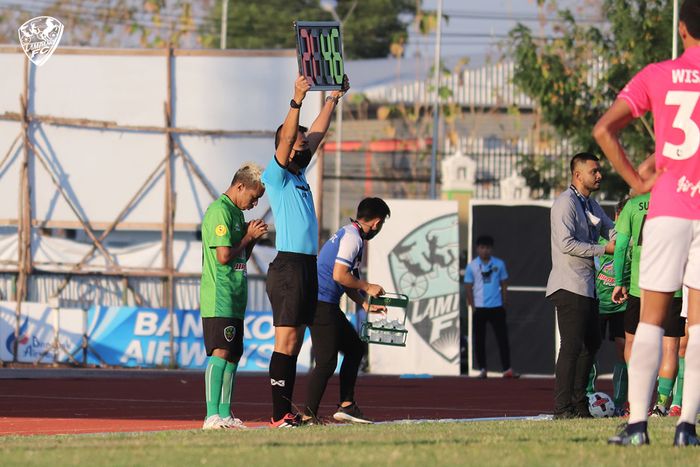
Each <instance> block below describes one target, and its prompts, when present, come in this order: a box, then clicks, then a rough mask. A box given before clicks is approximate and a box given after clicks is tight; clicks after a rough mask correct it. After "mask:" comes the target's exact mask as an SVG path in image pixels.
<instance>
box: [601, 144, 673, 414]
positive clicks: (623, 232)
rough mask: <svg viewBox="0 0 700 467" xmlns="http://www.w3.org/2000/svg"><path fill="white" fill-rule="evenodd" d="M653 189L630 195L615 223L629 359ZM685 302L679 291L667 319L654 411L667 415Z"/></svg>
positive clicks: (618, 298) (618, 293)
mask: <svg viewBox="0 0 700 467" xmlns="http://www.w3.org/2000/svg"><path fill="white" fill-rule="evenodd" d="M651 169H653V157H651V158H649V160H648V161H645V162H644V163H643V164H642V166H641V167H640V174H642V176H643V177H646V176H651V174H648V175H644V171H649V170H651ZM649 198H650V193H645V194H643V195H639V196H635V197H634V198H632V199H630V200H629V202H628V203H627V205H625V207H624V209H623V210H622V212H621V213H620V217H619V219H618V222H617V223H616V224H615V230H616V231H617V243H616V244H615V289H614V290H613V297H612V298H613V301H615V302H616V303H623V302H624V301H625V300H626V301H627V310H626V311H625V361H626V362H629V357H630V353H631V351H632V343H633V342H634V335H635V332H636V330H637V325H638V324H639V313H640V296H641V291H640V288H639V263H640V258H641V254H642V253H641V251H642V244H643V238H642V228H643V227H644V221H645V220H646V214H647V210H648V209H649ZM630 244H631V247H632V248H631V249H632V255H631V256H632V274H631V277H630V282H629V288H627V287H626V286H625V283H624V279H623V273H622V271H623V269H624V268H625V266H626V261H627V260H626V258H627V257H628V255H627V248H628V246H629V245H630ZM682 305H683V298H682V292H681V290H679V291H678V292H676V293H675V295H674V297H673V301H672V302H671V309H670V310H669V311H670V312H669V314H668V315H667V317H666V321H665V322H664V326H663V327H664V338H663V352H662V355H663V356H662V360H661V367H660V368H659V378H658V387H657V392H658V399H657V401H656V404H655V405H654V407H653V409H652V415H656V416H665V415H667V413H668V409H667V406H668V402H669V400H668V399H669V396H670V394H671V390H672V389H673V382H674V378H675V377H676V370H677V368H678V343H679V338H680V337H681V336H683V335H684V334H685V318H682V317H681V308H682Z"/></svg>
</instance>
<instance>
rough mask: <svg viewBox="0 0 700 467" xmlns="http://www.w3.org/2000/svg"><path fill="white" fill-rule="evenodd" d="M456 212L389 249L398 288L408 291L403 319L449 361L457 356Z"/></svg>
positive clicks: (425, 226)
mask: <svg viewBox="0 0 700 467" xmlns="http://www.w3.org/2000/svg"><path fill="white" fill-rule="evenodd" d="M457 223H458V220H457V215H456V214H449V215H446V216H442V217H438V218H437V219H433V220H431V221H430V222H427V223H425V224H423V225H421V226H419V227H418V228H416V229H415V230H414V231H413V232H411V233H409V234H408V235H406V237H404V238H403V240H401V241H400V242H399V243H398V244H397V245H396V246H395V247H394V249H393V250H392V251H391V253H390V254H389V268H390V269H391V276H392V279H393V281H394V286H395V287H396V290H397V291H398V292H401V293H404V294H406V295H408V297H409V299H410V304H409V306H408V309H407V310H406V313H407V319H408V320H409V322H410V323H411V325H412V326H413V328H414V329H415V330H416V331H417V332H418V334H419V335H420V337H421V339H423V340H424V341H425V342H427V343H428V345H430V347H432V348H433V350H435V351H436V352H437V353H438V354H439V355H441V356H442V357H443V358H444V359H445V360H447V361H448V362H451V363H452V362H455V361H457V360H458V359H459V349H460V332H459V283H458V282H459V253H458V251H459V239H458V233H457Z"/></svg>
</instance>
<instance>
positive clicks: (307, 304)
mask: <svg viewBox="0 0 700 467" xmlns="http://www.w3.org/2000/svg"><path fill="white" fill-rule="evenodd" d="M310 87H311V83H310V81H309V80H307V78H305V77H303V76H299V77H297V79H296V81H295V82H294V98H293V99H292V100H291V101H290V103H289V106H290V108H289V112H288V113H287V117H286V118H285V120H284V123H283V124H282V125H281V126H280V127H279V128H278V129H277V134H276V135H275V156H274V158H273V159H272V161H270V163H269V164H268V165H267V168H266V169H265V172H264V173H263V176H262V181H263V183H264V184H265V187H266V190H267V193H268V196H269V199H270V207H271V208H272V214H273V216H274V219H275V231H276V240H275V242H276V245H275V246H276V248H277V251H278V253H277V256H276V257H275V259H274V260H273V261H272V263H270V267H269V269H268V271H267V284H266V289H267V296H268V297H269V299H270V304H271V305H272V317H273V324H274V326H275V348H274V352H273V353H272V357H271V358H270V386H271V388H272V419H271V421H270V426H271V427H275V428H289V427H296V426H298V425H299V424H300V420H301V417H300V416H299V415H298V414H293V413H292V396H293V394H294V380H295V379H296V371H297V370H296V368H297V356H298V355H299V350H300V349H301V344H302V343H303V341H304V331H305V330H306V326H308V325H310V324H311V322H312V321H313V315H314V310H315V309H316V302H317V294H318V279H317V276H316V253H317V252H318V221H317V219H316V210H315V208H314V200H313V196H312V194H311V188H310V187H309V184H308V182H307V181H306V176H305V170H306V167H307V166H308V165H309V162H311V157H312V156H313V154H314V153H315V152H316V149H317V148H318V146H319V144H321V141H322V140H323V137H324V136H325V134H326V131H328V126H329V125H330V121H331V116H332V115H333V110H334V109H335V106H336V104H337V103H338V100H339V99H340V98H341V97H342V96H343V94H345V92H346V91H347V90H348V89H349V87H350V85H349V83H348V80H347V76H346V77H344V80H343V88H342V89H341V90H338V91H333V92H331V93H330V95H329V96H328V97H326V102H325V103H324V105H323V108H322V109H321V112H320V113H319V115H318V117H316V120H314V122H313V124H312V125H311V128H310V129H308V130H307V129H306V128H305V127H303V126H300V125H299V112H300V109H301V105H302V101H303V100H304V97H306V93H307V92H308V90H309V88H310ZM307 132H308V135H307Z"/></svg>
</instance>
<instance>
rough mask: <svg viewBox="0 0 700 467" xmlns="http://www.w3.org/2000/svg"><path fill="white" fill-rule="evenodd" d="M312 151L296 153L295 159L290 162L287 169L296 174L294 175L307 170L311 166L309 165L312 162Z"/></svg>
mask: <svg viewBox="0 0 700 467" xmlns="http://www.w3.org/2000/svg"><path fill="white" fill-rule="evenodd" d="M311 156H313V154H311V150H310V149H304V150H303V151H296V150H295V151H294V159H292V160H291V161H289V164H288V165H287V168H288V169H289V170H290V171H292V172H294V173H299V172H300V171H301V170H302V169H305V168H307V167H308V166H309V163H310V162H311Z"/></svg>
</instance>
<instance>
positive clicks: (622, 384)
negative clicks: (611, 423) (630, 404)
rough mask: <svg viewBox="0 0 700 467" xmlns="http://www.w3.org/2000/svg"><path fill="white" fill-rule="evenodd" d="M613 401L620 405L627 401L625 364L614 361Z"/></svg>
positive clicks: (617, 405)
mask: <svg viewBox="0 0 700 467" xmlns="http://www.w3.org/2000/svg"><path fill="white" fill-rule="evenodd" d="M613 388H614V389H613V391H614V392H613V402H614V403H615V407H622V406H623V405H624V404H625V402H627V365H625V364H624V363H616V364H615V368H613Z"/></svg>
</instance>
